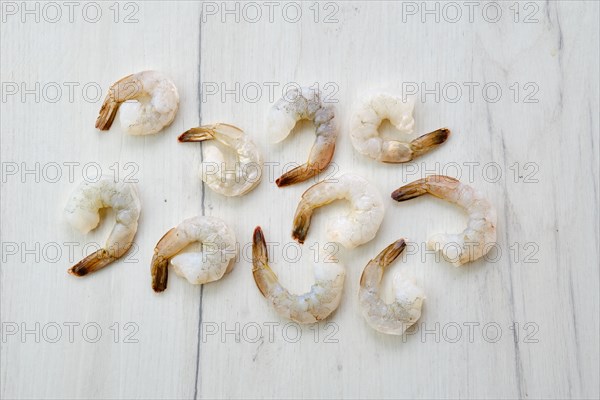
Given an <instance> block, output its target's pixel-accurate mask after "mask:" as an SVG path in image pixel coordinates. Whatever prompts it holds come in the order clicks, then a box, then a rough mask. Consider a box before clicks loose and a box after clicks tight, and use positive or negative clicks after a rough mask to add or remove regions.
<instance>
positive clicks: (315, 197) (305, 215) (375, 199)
mask: <svg viewBox="0 0 600 400" xmlns="http://www.w3.org/2000/svg"><path fill="white" fill-rule="evenodd" d="M341 199H346V200H348V201H349V202H350V212H349V213H348V214H347V215H343V216H338V217H335V218H331V219H330V220H329V224H328V226H327V237H328V239H329V240H331V241H332V242H338V243H341V244H342V245H343V246H344V247H346V248H348V249H352V248H354V247H356V246H359V245H361V244H363V243H366V242H368V241H370V240H371V239H373V238H374V237H375V235H376V234H377V230H379V225H381V222H382V221H383V212H384V209H383V201H382V199H381V196H380V195H379V191H378V190H377V188H376V187H375V186H373V185H372V184H371V183H369V182H368V181H367V180H366V179H364V178H362V177H360V176H358V175H354V174H345V175H342V176H341V177H339V178H336V179H335V180H332V181H322V182H319V183H317V184H315V185H313V186H311V187H310V188H308V189H307V190H306V192H304V194H303V195H302V199H301V200H300V203H299V204H298V207H297V208H296V214H295V215H294V228H293V230H292V237H293V238H294V239H296V240H298V242H300V243H304V239H305V238H306V234H307V233H308V228H309V227H310V220H311V217H312V213H313V211H314V210H315V208H318V207H321V206H323V205H326V204H329V203H331V202H333V201H335V200H341Z"/></svg>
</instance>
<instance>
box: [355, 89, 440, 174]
mask: <svg viewBox="0 0 600 400" xmlns="http://www.w3.org/2000/svg"><path fill="white" fill-rule="evenodd" d="M413 109H414V101H413V99H411V98H409V99H407V100H406V101H403V100H402V98H401V97H400V96H395V95H392V94H389V93H378V94H376V95H374V96H371V97H369V98H367V100H366V101H364V102H363V103H361V104H360V105H359V106H358V107H357V109H356V110H355V111H354V113H353V114H352V118H351V121H350V138H351V139H352V145H353V146H354V148H355V149H356V150H357V151H358V152H359V153H361V154H363V155H365V156H368V157H370V158H373V159H375V160H377V161H381V162H386V163H404V162H408V161H411V160H412V159H414V158H415V157H418V156H420V155H422V154H425V153H427V152H429V151H430V150H432V149H434V148H435V147H437V146H439V145H440V144H442V143H444V142H445V141H446V139H448V136H450V130H449V129H447V128H441V129H437V130H435V131H433V132H431V133H427V134H425V135H423V136H419V137H417V138H415V139H413V140H410V141H403V140H386V139H384V138H382V137H381V136H380V135H379V132H378V129H379V126H380V125H381V123H382V121H383V120H386V119H387V120H389V121H390V123H391V124H392V125H393V126H394V127H395V128H396V129H397V130H398V131H399V132H400V133H403V134H411V133H412V131H413V127H414V124H415V121H414V119H413V116H412V113H413Z"/></svg>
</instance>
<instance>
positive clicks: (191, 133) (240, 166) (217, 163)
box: [179, 124, 263, 196]
mask: <svg viewBox="0 0 600 400" xmlns="http://www.w3.org/2000/svg"><path fill="white" fill-rule="evenodd" d="M210 139H215V140H217V141H218V142H220V143H222V144H224V145H225V146H227V147H230V148H232V149H233V150H235V152H236V159H237V161H236V163H235V169H234V170H229V169H227V168H226V164H225V159H224V158H223V153H222V152H221V150H219V149H218V148H217V147H215V146H211V147H208V148H207V149H206V150H205V161H203V162H202V167H201V174H200V175H201V178H202V180H203V181H204V183H206V184H207V185H208V187H210V188H211V189H212V190H214V191H215V192H217V193H220V194H222V195H225V196H241V195H244V194H246V193H248V192H249V191H251V190H252V189H254V188H255V187H256V186H257V185H258V183H259V182H260V178H261V175H262V164H263V161H262V155H261V153H260V151H259V150H258V147H256V145H255V144H254V142H253V141H252V140H250V138H249V137H248V135H245V134H244V131H242V130H241V129H240V128H237V127H235V126H233V125H229V124H214V125H204V126H200V127H198V128H192V129H190V130H188V131H186V132H184V133H182V134H181V136H179V141H180V142H201V141H204V140H210Z"/></svg>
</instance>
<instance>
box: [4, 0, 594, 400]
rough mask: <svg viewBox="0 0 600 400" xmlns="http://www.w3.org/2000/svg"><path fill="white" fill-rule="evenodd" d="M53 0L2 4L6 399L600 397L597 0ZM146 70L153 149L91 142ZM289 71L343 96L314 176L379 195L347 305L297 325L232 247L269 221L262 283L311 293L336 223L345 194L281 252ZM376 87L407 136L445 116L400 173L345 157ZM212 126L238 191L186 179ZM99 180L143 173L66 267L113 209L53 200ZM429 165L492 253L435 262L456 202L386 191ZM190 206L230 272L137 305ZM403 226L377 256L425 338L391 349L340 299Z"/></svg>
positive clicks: (355, 255) (300, 145) (138, 140)
mask: <svg viewBox="0 0 600 400" xmlns="http://www.w3.org/2000/svg"><path fill="white" fill-rule="evenodd" d="M36 4H37V5H36ZM56 4H58V10H59V12H60V13H61V18H60V19H59V20H58V21H54V20H55V19H56V16H57V14H56V11H55V9H52V8H48V7H46V6H45V4H44V3H38V2H28V3H26V4H25V5H24V3H21V2H3V3H2V23H1V25H0V29H1V30H0V32H1V40H0V45H1V54H2V56H1V59H2V60H1V81H2V103H1V148H2V149H1V157H2V189H1V200H2V213H1V217H2V231H1V242H2V267H1V269H0V277H1V307H0V310H1V320H2V342H1V343H0V350H1V364H0V366H1V371H0V380H1V388H0V396H1V397H2V398H6V399H9V398H242V397H251V398H298V397H306V398H339V397H348V398H359V397H360V398H382V397H383V398H457V397H464V398H518V397H521V398H524V397H528V398H568V397H572V398H598V396H599V395H600V393H599V392H600V390H599V381H598V379H599V378H598V376H599V366H598V359H599V349H598V333H599V329H598V327H599V325H598V324H599V318H598V310H599V272H598V265H599V248H598V243H599V233H598V229H599V225H598V219H599V217H598V203H599V199H598V196H599V195H598V176H599V175H598V173H599V172H598V170H599V168H598V142H599V135H598V109H599V103H598V91H599V86H598V69H599V62H598V61H599V56H598V48H599V47H598V39H599V38H598V18H599V6H598V3H595V2H569V3H568V4H567V3H560V2H546V3H537V2H529V3H518V4H516V5H515V4H513V3H512V2H508V3H502V4H501V6H500V10H501V14H499V15H498V14H497V9H496V6H495V5H494V4H495V3H494V4H492V5H491V6H490V5H489V4H488V3H487V2H476V5H475V6H473V7H475V8H473V9H472V13H471V15H469V10H470V9H469V7H470V6H468V5H465V4H464V3H461V2H458V3H454V4H456V6H451V7H454V8H448V6H446V5H445V4H444V3H436V2H431V3H427V4H426V5H425V4H423V3H421V2H405V3H401V2H379V3H378V2H369V4H366V3H360V2H323V3H315V2H306V3H302V4H299V5H297V4H296V3H294V4H291V5H290V4H289V3H279V2H275V3H274V5H268V4H265V3H252V4H253V5H251V6H247V5H246V3H227V4H224V3H221V2H204V3H195V2H166V1H148V2H129V3H126V2H123V3H113V2H98V3H95V4H96V5H97V6H98V7H99V8H100V10H101V15H99V16H96V14H95V11H96V6H95V5H91V6H90V5H89V4H88V3H77V6H76V8H74V9H73V14H72V15H69V8H68V6H67V5H65V4H64V3H60V2H59V3H56ZM15 7H16V8H15ZM24 7H28V8H29V9H32V10H34V11H33V13H34V14H27V13H25V12H24V9H23V8H24ZM36 7H37V9H36ZM269 7H272V8H271V10H272V15H271V17H270V16H269V10H270V8H269ZM297 7H299V8H300V10H301V15H300V16H299V17H298V15H297V14H296V10H297ZM425 7H427V9H429V10H433V14H427V13H426V12H425V10H424V8H425ZM225 9H227V10H233V11H232V13H226V12H225V11H226V10H225ZM36 10H38V11H36ZM257 10H259V11H260V16H259V15H258V14H257V13H256V12H257ZM436 10H437V11H436ZM456 10H458V11H460V13H461V14H460V16H459V15H458V14H456ZM36 17H37V18H38V19H39V21H36ZM96 19H97V21H96V22H94V20H96ZM296 19H297V21H296ZM436 19H437V21H436ZM126 20H127V21H129V23H126ZM136 20H137V21H136ZM146 69H155V70H160V71H163V72H164V73H166V74H167V75H169V76H170V77H171V78H172V79H173V81H174V82H175V84H176V86H177V87H178V90H179V94H180V98H181V101H180V109H179V113H178V114H177V117H176V118H175V121H174V122H173V124H172V125H171V126H170V127H169V128H168V129H166V130H164V131H163V132H162V133H160V134H158V135H155V136H149V137H132V136H126V135H124V134H123V133H122V131H121V129H120V126H119V124H118V123H116V124H115V125H114V126H113V128H112V129H111V130H110V131H109V132H105V133H101V132H99V131H97V130H95V129H94V121H95V119H96V116H97V112H98V110H99V108H100V105H101V102H102V99H103V97H104V94H105V91H106V89H107V88H108V87H109V85H110V84H111V83H112V82H114V81H115V80H117V79H119V78H121V77H123V76H125V75H127V74H130V73H132V72H137V71H141V70H146ZM403 82H404V86H403V85H402V83H403ZM294 83H298V84H301V85H314V84H317V85H318V86H319V87H320V88H321V89H322V90H324V91H325V92H326V93H328V94H330V99H332V100H334V101H337V104H336V106H337V111H338V114H337V116H338V120H339V123H340V127H341V134H340V136H339V139H338V143H337V149H336V153H335V158H334V164H335V166H334V168H333V169H331V170H330V171H329V172H328V176H335V174H338V175H339V174H341V173H344V172H355V173H358V174H361V175H363V176H365V177H367V178H368V179H369V180H371V181H372V182H373V183H374V184H375V185H376V186H377V187H378V188H379V190H380V191H381V194H382V196H383V197H384V200H385V207H386V216H385V220H384V222H383V224H382V226H381V229H380V231H379V233H378V234H377V237H376V238H375V239H374V240H373V241H371V242H370V243H368V244H365V245H363V246H361V247H359V248H357V249H354V250H346V249H343V248H342V249H340V251H339V253H338V254H337V256H338V258H339V259H340V262H343V263H344V264H345V265H346V268H347V278H346V282H345V288H344V295H343V299H342V303H341V305H340V307H339V309H338V310H337V312H336V313H335V314H334V315H333V316H332V317H331V318H329V320H328V321H326V322H324V323H320V324H318V325H315V326H312V327H310V326H304V327H298V326H297V325H294V324H291V325H286V324H287V321H284V320H281V319H280V318H279V317H278V316H277V315H276V314H275V313H274V312H273V311H272V310H271V309H270V308H269V307H268V305H267V303H266V302H265V301H264V300H263V298H262V297H261V295H260V293H259V291H258V290H257V289H256V287H255V285H254V282H253V280H252V274H251V260H250V252H249V251H248V249H249V247H248V245H249V243H250V240H251V233H252V230H253V228H254V227H255V226H256V225H261V226H262V227H263V229H264V232H265V235H266V237H267V240H268V241H270V242H274V244H277V247H276V248H275V250H274V251H272V254H271V256H272V259H273V268H274V270H275V271H276V272H277V273H278V274H279V276H280V280H281V281H282V282H283V284H284V285H286V286H287V287H288V288H290V289H291V290H294V291H296V292H301V291H305V290H307V289H308V288H309V287H310V285H311V283H312V278H313V277H312V267H311V262H312V261H311V260H312V259H313V258H314V257H315V256H318V257H322V255H323V253H322V251H323V248H324V246H325V244H326V238H325V235H324V233H325V226H326V219H327V217H328V216H332V215H335V214H336V213H340V212H344V208H345V204H344V203H340V204H336V205H334V206H332V207H328V208H324V209H322V210H320V211H319V212H318V213H317V215H316V216H315V218H314V222H313V225H312V227H311V231H310V233H309V236H308V239H307V242H306V244H304V245H303V246H302V247H300V246H297V245H295V244H294V243H293V241H292V240H291V237H290V229H291V222H292V216H293V213H294V210H295V206H296V204H297V202H298V199H299V197H300V195H301V194H302V192H303V191H304V190H305V189H306V188H308V187H309V186H310V185H311V184H313V183H314V182H315V181H314V180H311V181H310V182H305V183H303V184H299V185H296V186H293V187H289V188H285V189H278V188H277V187H276V186H275V184H274V178H276V177H277V176H279V175H280V174H281V173H282V171H283V169H284V166H285V164H286V163H288V162H294V163H302V162H304V161H305V160H306V158H307V155H308V152H309V149H310V146H311V143H312V141H313V140H314V135H313V134H312V130H313V127H312V125H311V124H310V123H305V124H301V125H300V126H299V127H298V128H297V129H295V131H294V134H293V135H291V136H290V137H289V138H288V139H287V140H286V141H284V142H283V143H281V144H277V145H274V144H272V143H270V140H269V138H268V137H266V134H265V116H266V113H267V111H268V109H269V106H270V103H271V102H273V101H274V100H276V98H278V97H280V96H281V95H282V88H283V87H284V86H285V85H286V84H294ZM36 85H37V86H36ZM69 87H73V92H72V94H71V96H70V93H69ZM257 87H258V88H260V89H261V90H260V91H257V90H256V88H257ZM390 87H394V88H400V89H402V88H404V89H406V90H407V91H409V90H412V89H414V88H417V89H418V90H417V93H416V99H417V102H416V107H415V118H416V132H418V133H425V132H429V131H431V130H433V129H436V128H439V127H442V126H448V127H450V128H451V129H452V132H453V134H452V136H451V138H450V139H449V141H448V142H447V143H446V144H445V145H444V146H443V147H440V148H439V149H438V150H437V151H435V152H432V153H430V154H428V155H426V156H424V157H422V158H420V159H417V160H415V161H414V162H413V163H410V164H406V165H382V164H379V163H376V162H374V161H372V160H370V159H367V158H364V157H362V156H360V155H358V154H357V153H356V152H355V151H354V150H353V148H352V145H351V142H350V140H349V137H348V129H347V125H348V120H349V118H350V115H351V110H352V105H353V104H354V103H355V102H356V101H357V100H359V99H361V98H362V97H363V96H364V95H365V93H366V92H368V91H372V90H376V89H377V88H390ZM469 87H473V94H472V97H471V98H469V97H470V96H469ZM484 87H485V88H486V89H485V90H483V88H484ZM57 88H58V90H57ZM98 88H101V90H102V93H100V94H97V91H96V89H98ZM215 88H217V89H216V93H215V90H214V89H215ZM269 88H273V89H272V91H271V92H270V89H269ZM457 88H458V89H459V90H460V92H461V93H460V96H457V93H458V92H457ZM498 88H500V91H501V92H498V91H497V89H498ZM426 90H428V91H429V92H426ZM270 93H272V94H273V96H274V97H275V98H270ZM427 93H429V94H427ZM236 96H237V98H236ZM436 97H437V98H436ZM213 122H229V123H233V124H235V125H238V126H240V127H242V128H243V129H244V130H245V131H246V132H247V133H248V134H249V135H251V136H252V137H253V139H254V140H255V141H256V143H257V144H258V145H259V146H260V148H261V149H262V151H263V153H264V156H265V159H266V161H268V162H270V163H272V164H270V165H271V167H270V168H271V169H270V171H265V176H264V178H263V181H262V183H261V184H260V186H259V187H258V188H257V189H256V190H254V191H253V192H251V193H250V194H248V195H246V196H244V197H241V198H224V197H222V196H220V195H218V194H216V193H214V192H212V191H211V190H210V189H208V188H206V187H204V186H203V185H202V183H201V181H200V180H199V178H198V169H199V165H200V162H201V160H202V154H201V146H200V145H199V144H198V145H196V144H180V143H177V141H176V137H177V136H178V135H179V134H180V133H181V132H183V131H184V130H186V129H188V128H190V127H193V126H197V125H198V124H200V123H203V124H205V123H213ZM383 130H384V131H392V130H391V129H390V128H389V126H388V127H383ZM388 133H390V132H388ZM94 163H97V164H94ZM69 166H71V167H69ZM98 166H99V168H100V169H101V171H102V172H103V173H106V174H114V173H115V171H118V172H119V174H120V176H121V177H125V176H126V175H128V176H129V177H130V178H133V179H137V180H138V181H139V183H138V185H139V189H140V192H141V201H142V207H143V209H142V216H141V218H140V226H139V230H138V233H137V236H136V239H135V240H136V247H135V248H134V250H133V251H131V252H130V253H129V254H128V256H127V257H126V258H125V259H122V260H120V261H119V262H116V263H115V264H114V265H112V266H111V267H109V268H107V269H105V270H103V271H102V272H100V273H97V274H95V275H93V276H89V277H86V278H83V279H75V278H73V277H71V276H69V275H67V273H66V270H67V269H68V267H70V266H71V265H72V264H74V262H76V261H78V260H79V259H80V258H82V256H83V255H85V254H87V253H89V252H91V251H92V250H93V248H91V247H85V245H86V244H88V243H99V244H103V243H104V240H105V238H106V236H107V235H108V232H109V231H110V229H111V227H112V218H113V214H112V213H111V212H110V211H109V212H107V213H106V214H105V215H106V218H105V220H103V221H104V222H102V224H101V225H100V226H99V228H98V229H96V230H95V231H93V232H91V233H90V234H88V235H85V236H82V235H81V234H79V233H78V232H76V231H74V230H73V229H71V228H70V227H69V226H68V225H67V224H66V221H65V220H64V218H63V214H62V207H63V206H64V204H65V201H66V198H67V197H68V195H69V193H70V191H71V190H72V189H73V188H74V187H75V185H76V184H77V183H78V182H79V181H81V180H82V179H84V178H89V179H93V177H94V176H95V174H96V170H97V169H98V168H97V167H98ZM469 166H472V167H471V168H472V176H469ZM70 168H71V169H70ZM27 171H33V172H27ZM57 172H58V173H59V175H57ZM70 172H72V174H71V176H70V174H69V173H70ZM440 172H441V173H446V174H448V175H453V176H457V177H460V179H461V180H462V181H464V182H466V183H469V182H470V183H471V184H472V185H474V186H476V187H478V188H479V189H481V190H482V191H483V192H484V193H486V194H487V196H489V198H490V199H491V200H492V202H493V203H494V204H495V205H496V207H497V210H498V249H497V255H495V256H494V257H493V258H496V260H493V259H489V260H487V261H486V260H479V261H477V262H475V263H473V264H470V265H467V266H464V267H462V268H454V267H452V266H451V265H450V264H449V263H446V262H444V261H436V260H435V258H434V257H433V256H432V255H431V254H427V253H425V252H424V250H423V248H422V245H419V243H421V244H422V243H423V242H425V240H426V238H427V236H428V235H429V234H431V233H434V232H438V231H444V230H448V231H452V230H458V229H462V226H463V225H464V223H465V216H464V215H463V213H461V211H460V210H458V209H456V208H454V207H452V206H451V205H448V204H445V203H444V202H441V201H439V200H436V199H433V198H431V197H426V198H422V199H418V200H413V201H411V202H409V203H404V204H397V203H394V202H393V201H392V200H391V199H390V198H389V193H391V191H392V190H393V189H395V188H397V187H399V186H400V185H402V184H404V183H407V182H410V181H412V180H414V179H417V178H419V177H421V176H424V175H425V174H431V173H440ZM498 173H499V174H500V175H497V174H498ZM198 214H201V215H212V216H217V217H220V218H222V219H224V220H225V221H226V222H227V223H228V224H230V225H231V226H232V228H233V229H234V230H235V233H236V235H237V238H238V241H239V243H240V248H241V251H240V253H241V254H240V257H239V261H238V262H237V264H236V266H235V269H234V270H233V272H232V273H231V274H230V275H228V276H226V277H225V278H224V279H222V280H221V281H219V282H216V283H211V284H208V285H205V286H204V287H200V286H193V285H190V284H188V283H187V281H185V280H183V279H181V278H179V277H176V276H175V275H174V274H172V276H171V279H170V280H169V287H168V289H167V291H166V292H164V293H163V294H161V295H156V294H154V293H153V292H152V290H151V288H150V274H149V266H150V259H151V256H152V252H153V248H154V245H155V244H156V242H157V241H158V239H159V238H160V237H161V236H162V235H163V234H164V233H165V232H166V231H167V230H168V229H169V228H171V227H173V226H175V225H176V224H178V223H179V222H181V221H182V220H183V219H184V218H187V217H191V216H194V215H198ZM399 237H406V238H408V239H410V240H411V241H412V242H414V243H416V244H417V246H416V247H415V248H416V251H414V252H413V253H414V254H411V255H407V256H406V257H405V258H404V259H403V260H402V261H399V262H397V263H395V264H394V266H393V268H391V271H390V273H388V274H387V275H386V280H385V288H386V289H388V290H389V286H390V282H391V279H390V278H391V276H392V275H393V273H394V272H395V271H398V270H399V269H400V268H407V269H409V270H411V271H413V273H414V274H415V276H416V278H417V281H418V282H419V284H421V285H422V286H423V288H424V290H425V291H426V293H427V300H426V303H425V305H424V309H423V315H422V317H421V319H420V321H419V325H418V329H417V330H416V332H413V334H411V335H407V336H406V337H404V338H403V337H391V336H385V335H381V334H379V333H377V332H375V331H374V330H372V329H371V328H370V327H369V326H368V325H367V324H366V323H365V322H364V320H363V319H362V317H361V315H360V311H359V309H358V302H357V290H358V279H359V276H360V273H361V271H362V268H363V267H364V265H365V264H366V263H367V262H368V260H369V259H370V258H371V257H373V256H374V255H375V254H377V253H378V252H379V251H380V250H381V249H382V248H383V247H385V246H386V245H387V244H389V243H390V242H392V241H394V240H396V239H397V238H399ZM69 249H73V254H69ZM317 249H319V250H318V251H317ZM286 260H287V261H286ZM386 293H387V292H386ZM69 327H71V328H69ZM98 328H100V329H101V331H99V330H98ZM70 329H72V332H70ZM70 333H72V335H70Z"/></svg>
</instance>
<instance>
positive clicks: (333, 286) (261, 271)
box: [252, 226, 346, 324]
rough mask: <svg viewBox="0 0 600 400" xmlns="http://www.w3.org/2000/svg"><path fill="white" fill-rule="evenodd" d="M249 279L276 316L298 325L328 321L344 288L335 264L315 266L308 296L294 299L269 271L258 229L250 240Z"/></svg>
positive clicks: (294, 296)
mask: <svg viewBox="0 0 600 400" xmlns="http://www.w3.org/2000/svg"><path fill="white" fill-rule="evenodd" d="M252 265H253V267H252V275H253V276H254V282H255V283H256V286H257V287H258V289H259V290H260V292H261V293H262V295H263V296H264V297H265V298H266V299H267V300H268V301H269V302H270V303H271V306H272V307H273V308H274V309H275V311H276V312H277V314H279V315H280V316H281V317H284V318H287V319H290V320H292V321H295V322H298V323H300V324H312V323H314V322H317V321H321V320H323V319H325V318H327V317H328V316H329V315H330V314H331V313H332V312H333V311H335V309H336V308H337V307H338V305H339V304H340V300H341V298H342V290H343V288H344V277H345V276H346V271H345V270H344V267H343V266H341V265H339V264H337V263H327V264H325V265H323V264H316V265H315V269H314V272H315V284H314V285H312V287H311V289H310V292H308V293H304V294H301V295H293V294H291V293H290V292H289V291H288V290H287V289H286V288H284V287H283V286H281V284H280V283H279V279H277V275H275V273H274V272H273V270H271V267H269V254H268V252H267V243H266V241H265V237H264V235H263V232H262V230H261V229H260V226H257V227H256V229H255V230H254V235H253V237H252Z"/></svg>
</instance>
